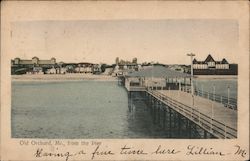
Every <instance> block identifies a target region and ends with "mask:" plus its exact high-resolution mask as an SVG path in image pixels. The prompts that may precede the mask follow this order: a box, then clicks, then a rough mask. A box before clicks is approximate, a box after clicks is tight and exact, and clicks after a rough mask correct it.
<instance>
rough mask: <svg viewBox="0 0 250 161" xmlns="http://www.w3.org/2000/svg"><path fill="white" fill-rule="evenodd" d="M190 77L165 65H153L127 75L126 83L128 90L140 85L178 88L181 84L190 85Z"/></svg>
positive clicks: (155, 87)
mask: <svg viewBox="0 0 250 161" xmlns="http://www.w3.org/2000/svg"><path fill="white" fill-rule="evenodd" d="M190 77H191V76H190V75H189V74H187V73H182V72H178V71H175V70H172V69H170V68H167V67H164V66H151V67H149V68H146V69H142V70H140V71H134V72H132V73H129V74H128V75H126V76H125V80H124V85H125V87H126V88H127V89H128V90H131V89H133V88H138V87H141V88H142V87H143V88H148V87H151V88H154V89H171V90H177V89H179V88H180V86H184V85H187V84H189V85H190Z"/></svg>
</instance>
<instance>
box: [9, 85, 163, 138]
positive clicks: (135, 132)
mask: <svg viewBox="0 0 250 161" xmlns="http://www.w3.org/2000/svg"><path fill="white" fill-rule="evenodd" d="M137 103H138V102H137ZM139 104H140V105H137V108H136V110H135V111H133V112H131V111H129V108H128V96H127V91H126V90H125V89H124V88H123V87H121V86H118V85H117V82H101V81H65V82H62V81H60V82H12V111H11V118H12V137H14V138H62V139H66V138H70V139H74V138H158V137H166V136H165V135H166V134H165V133H164V132H161V130H160V129H159V128H158V127H157V126H154V125H153V123H152V121H151V116H150V114H149V113H148V111H147V110H145V109H146V108H145V105H143V104H142V103H139Z"/></svg>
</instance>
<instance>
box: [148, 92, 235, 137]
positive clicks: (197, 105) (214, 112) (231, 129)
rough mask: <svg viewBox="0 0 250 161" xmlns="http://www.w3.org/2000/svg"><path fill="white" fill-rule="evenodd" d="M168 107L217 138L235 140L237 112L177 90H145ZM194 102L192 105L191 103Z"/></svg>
mask: <svg viewBox="0 0 250 161" xmlns="http://www.w3.org/2000/svg"><path fill="white" fill-rule="evenodd" d="M147 93H148V94H150V95H151V96H153V97H155V98H156V99H158V100H159V101H161V102H162V103H164V104H165V105H167V106H168V107H170V108H172V109H173V110H175V111H176V112H178V113H180V114H181V115H183V116H185V117H186V118H188V119H189V120H191V121H192V122H194V123H195V124H197V125H198V126H200V127H201V128H203V129H204V130H206V131H207V132H209V133H210V134H212V135H214V136H215V137H217V138H237V111H235V110H232V109H229V108H225V107H224V105H223V104H221V103H217V102H215V101H211V100H208V99H205V98H202V97H199V96H194V98H192V95H191V94H190V93H186V92H183V91H179V90H147ZM193 100H194V103H193Z"/></svg>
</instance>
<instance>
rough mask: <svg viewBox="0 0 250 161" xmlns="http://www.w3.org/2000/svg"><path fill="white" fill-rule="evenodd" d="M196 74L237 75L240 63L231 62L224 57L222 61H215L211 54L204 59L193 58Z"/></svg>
mask: <svg viewBox="0 0 250 161" xmlns="http://www.w3.org/2000/svg"><path fill="white" fill-rule="evenodd" d="M193 71H194V75H237V74H238V65H237V64H229V63H228V61H227V60H226V59H225V58H223V59H222V60H221V61H215V60H214V58H213V57H212V56H211V55H210V54H209V55H208V56H207V58H206V59H205V60H204V61H197V60H196V59H194V60H193Z"/></svg>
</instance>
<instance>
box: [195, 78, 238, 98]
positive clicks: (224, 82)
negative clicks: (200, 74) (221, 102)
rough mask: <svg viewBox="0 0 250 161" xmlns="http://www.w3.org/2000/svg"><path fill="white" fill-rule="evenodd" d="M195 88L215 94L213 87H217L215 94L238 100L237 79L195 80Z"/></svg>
mask: <svg viewBox="0 0 250 161" xmlns="http://www.w3.org/2000/svg"><path fill="white" fill-rule="evenodd" d="M194 86H195V87H196V88H197V89H199V90H202V88H203V91H206V92H209V93H213V86H214V87H215V94H218V95H222V96H225V97H227V96H228V87H229V90H230V91H229V97H230V98H235V99H237V79H194Z"/></svg>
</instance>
